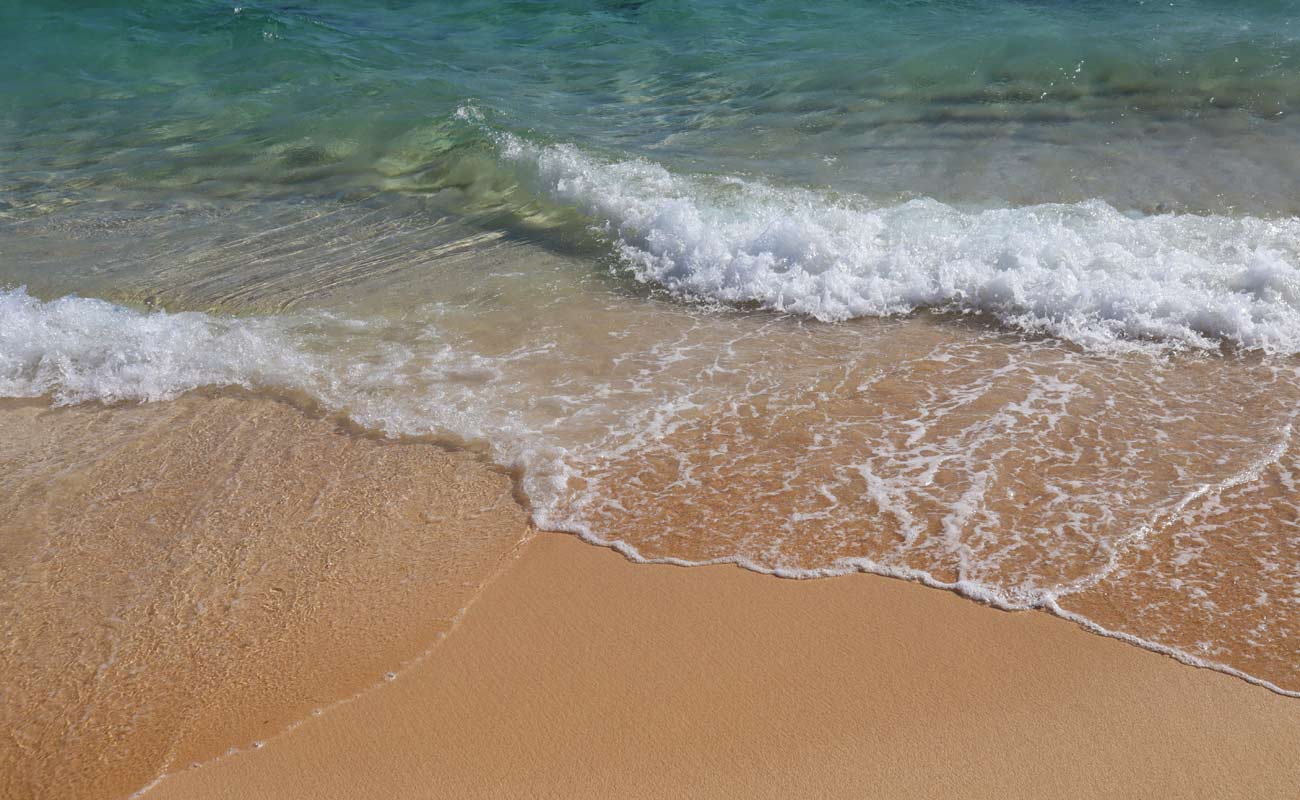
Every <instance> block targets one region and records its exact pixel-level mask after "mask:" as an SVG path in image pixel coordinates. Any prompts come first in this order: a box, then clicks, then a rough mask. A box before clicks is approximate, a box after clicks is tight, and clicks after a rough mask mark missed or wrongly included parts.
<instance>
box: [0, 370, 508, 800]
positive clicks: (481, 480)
mask: <svg viewBox="0 0 1300 800" xmlns="http://www.w3.org/2000/svg"><path fill="white" fill-rule="evenodd" d="M0 481H2V483H0V489H2V490H3V491H0V581H2V582H3V590H2V591H0V626H3V637H4V638H3V641H4V648H3V651H2V652H0V686H3V692H4V697H3V704H0V727H2V728H3V729H4V730H5V732H6V734H7V735H6V736H5V737H4V738H3V739H0V797H5V798H15V799H16V798H45V797H48V798H59V799H60V800H66V799H68V798H79V797H97V798H113V797H123V796H125V795H127V794H130V793H131V792H133V791H134V790H136V789H139V788H140V787H141V786H143V785H144V784H146V783H147V782H149V781H150V780H151V779H153V778H154V777H155V776H156V775H158V774H159V773H160V772H161V771H163V770H165V769H172V768H177V767H178V766H180V765H185V764H189V763H191V762H194V761H204V760H208V759H211V758H213V757H215V756H217V755H219V754H221V753H222V752H224V751H226V749H227V748H229V747H231V746H232V745H233V746H241V747H244V746H248V745H249V744H250V743H252V742H254V741H256V740H259V739H262V738H264V737H266V736H269V735H272V734H275V733H277V732H279V731H281V730H283V729H284V727H285V726H286V725H287V724H289V723H291V722H293V721H294V720H297V719H301V718H303V717H305V716H308V715H310V714H311V713H312V711H313V710H314V709H316V708H319V707H322V706H326V705H329V704H330V703H332V702H334V701H336V700H337V699H338V698H340V697H343V696H347V695H349V694H352V693H355V692H356V691H358V690H360V689H363V688H365V687H368V686H370V685H372V684H374V683H375V682H376V681H382V680H383V678H384V675H385V673H386V672H387V671H389V670H392V669H394V668H397V667H399V666H400V665H401V664H402V663H403V662H405V661H408V660H410V659H412V658H413V657H415V656H417V655H418V654H420V653H421V652H422V651H424V650H425V649H426V648H428V647H429V646H430V644H431V643H432V642H433V641H435V639H436V637H437V636H438V635H440V633H441V632H443V631H446V630H448V629H449V628H450V626H451V624H452V621H453V619H454V618H455V616H456V615H457V614H458V613H459V611H460V610H461V608H462V607H463V606H464V605H465V603H466V602H467V601H468V599H469V598H470V597H471V596H472V595H473V593H474V592H475V591H476V590H477V588H478V586H479V584H480V583H481V582H482V581H483V580H484V578H485V577H486V576H488V575H490V574H491V573H492V572H493V571H495V570H496V569H497V567H498V564H499V563H500V562H501V560H502V558H503V557H505V556H506V555H507V554H508V553H509V552H510V551H511V550H512V549H513V548H514V547H515V546H516V545H517V543H518V542H519V540H520V538H521V537H522V536H524V535H525V533H526V532H527V527H526V523H525V517H524V513H523V511H522V510H521V509H520V508H519V506H518V505H517V504H516V503H515V502H514V501H513V499H512V497H511V481H510V479H509V478H508V476H506V475H503V474H500V473H499V472H496V471H494V470H492V469H489V468H488V467H487V466H485V465H484V464H483V462H481V461H480V460H479V459H477V458H476V457H474V456H472V455H469V454H466V453H448V452H447V451H446V450H445V449H443V448H440V447H437V446H435V445H432V444H427V443H395V442H384V441H382V440H378V439H374V438H370V437H366V436H360V435H356V434H355V433H349V432H347V431H344V430H342V429H341V428H340V427H339V425H337V424H336V423H334V422H332V421H330V420H327V419H321V418H316V417H313V416H310V415H307V414H304V413H302V412H301V411H299V410H298V409H295V408H293V407H290V406H288V405H286V404H284V403H280V402H274V401H269V400H260V399H250V398H248V397H236V396H207V397H204V396H195V395H192V396H189V397H186V398H183V399H181V400H177V401H174V402H170V403H163V404H155V405H148V406H123V407H116V408H109V409H106V408H103V407H101V406H87V407H77V408H65V409H55V410H49V409H48V408H46V407H44V406H42V405H40V404H36V403H15V402H9V403H7V404H5V405H4V406H0Z"/></svg>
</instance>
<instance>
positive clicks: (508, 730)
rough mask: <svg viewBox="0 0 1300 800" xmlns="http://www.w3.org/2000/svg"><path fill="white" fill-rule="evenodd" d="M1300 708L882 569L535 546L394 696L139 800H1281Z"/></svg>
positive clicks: (540, 536)
mask: <svg viewBox="0 0 1300 800" xmlns="http://www.w3.org/2000/svg"><path fill="white" fill-rule="evenodd" d="M1297 749H1300V705H1296V704H1295V703H1294V701H1292V700H1291V699H1289V698H1286V697H1282V696H1280V695H1276V694H1273V693H1271V692H1268V691H1265V690H1262V689H1261V688H1260V687H1256V686H1252V685H1249V684H1247V683H1245V682H1244V681H1241V680H1238V679H1236V678H1234V677H1231V676H1228V675H1224V674H1222V673H1218V672H1214V671H1210V670H1204V669H1188V668H1187V667H1186V666H1185V665H1182V664H1179V663H1177V662H1174V661H1173V660H1172V659H1170V658H1166V657H1164V656H1161V655H1158V654H1155V653H1152V652H1149V651H1146V650H1141V649H1138V648H1135V647H1132V646H1131V645H1129V644H1126V643H1123V642H1120V641H1117V640H1113V639H1107V638H1103V637H1099V636H1095V635H1093V634H1091V633H1089V632H1087V631H1085V630H1082V629H1081V628H1080V627H1079V626H1077V625H1074V624H1072V623H1069V622H1068V621H1066V620H1063V619H1059V618H1055V617H1052V616H1050V615H1048V614H1040V613H1024V612H1000V613H991V610H990V609H986V608H981V607H980V606H978V605H977V604H974V603H970V602H969V601H967V600H966V599H964V598H961V597H958V596H956V595H954V594H952V593H949V592H935V591H932V590H930V589H928V588H927V587H924V586H920V585H917V584H913V583H908V582H903V581H898V580H887V579H884V578H882V577H880V576H874V575H857V576H843V577H839V578H834V579H829V580H821V581H776V580H772V579H771V578H770V577H767V576H763V575H759V574H755V573H752V572H748V571H745V570H741V569H737V568H735V567H734V566H714V567H694V568H690V569H686V568H681V567H673V566H670V565H642V564H636V563H633V562H630V561H627V560H626V559H625V558H623V557H622V556H621V555H620V554H618V553H616V552H614V551H613V550H610V549H607V548H596V547H592V546H591V545H589V544H587V543H585V542H582V541H580V540H579V539H577V538H576V537H574V536H572V535H569V534H562V533H545V532H539V533H537V534H535V535H533V536H532V537H531V538H530V539H528V540H527V541H526V542H525V543H524V544H523V545H521V547H520V551H519V554H518V556H517V557H516V558H515V559H514V560H512V561H511V562H510V563H509V564H507V565H506V566H505V567H504V568H503V569H502V570H501V572H500V573H498V574H497V575H496V576H495V577H494V578H493V579H492V580H491V581H490V583H489V584H488V585H487V586H486V587H485V588H484V590H483V591H482V593H481V594H480V595H479V596H478V598H477V599H476V601H475V602H474V603H473V605H471V606H470V607H469V608H468V609H467V611H466V612H465V616H464V619H463V621H462V622H461V624H460V625H458V626H457V628H456V631H455V633H454V634H452V635H449V636H448V637H447V638H446V639H445V640H444V641H443V642H442V643H441V644H440V645H439V646H438V647H436V648H435V649H434V650H433V651H432V652H431V653H430V655H429V656H428V657H426V658H424V659H422V660H420V661H419V662H418V663H416V664H413V665H412V666H411V667H409V668H408V669H407V670H405V671H403V672H402V673H401V674H399V675H398V677H397V679H396V680H393V681H392V682H390V683H387V684H384V685H381V686H378V687H376V688H374V689H372V690H369V691H367V692H365V693H363V694H362V695H360V696H358V697H357V698H355V699H354V700H352V701H350V702H348V703H346V704H345V705H341V706H339V707H337V708H335V709H334V710H332V711H331V712H330V713H328V714H325V715H323V716H320V717H314V718H311V719H308V720H306V721H304V722H303V723H301V724H300V725H299V726H298V727H297V728H296V729H295V730H293V731H292V732H291V733H287V734H285V735H282V736H279V737H276V738H274V739H272V740H270V741H268V742H267V743H266V745H265V746H264V747H263V748H261V749H258V750H246V751H241V752H238V753H234V754H231V755H229V756H227V757H223V758H221V759H219V760H217V761H215V762H210V763H208V764H204V765H202V766H199V767H197V768H193V769H187V770H182V771H180V772H176V773H173V774H171V775H168V776H165V777H164V778H163V779H162V780H161V781H160V782H159V783H158V784H157V786H155V787H154V788H153V789H152V790H151V791H149V792H148V793H147V794H145V796H146V797H149V798H157V799H158V800H168V799H169V798H195V799H196V800H202V798H208V797H212V798H216V797H221V798H237V799H239V800H242V799H243V798H248V799H249V800H251V799H252V798H257V797H269V796H274V797H280V798H286V800H291V799H292V798H298V797H302V798H308V797H312V798H344V797H355V796H357V795H359V794H360V795H374V796H385V797H393V798H417V797H430V796H457V797H493V796H496V797H499V796H534V797H601V796H667V795H671V794H681V793H685V794H687V795H688V796H735V795H737V794H740V795H744V796H754V797H788V796H791V795H792V793H795V794H800V793H801V794H802V795H804V796H808V795H818V796H858V797H861V796H869V797H890V796H899V793H907V794H928V795H930V796H934V794H935V793H936V792H937V793H939V794H940V795H941V796H954V797H986V796H995V795H996V796H1001V797H1031V796H1041V795H1042V793H1043V792H1055V793H1056V794H1057V795H1058V796H1096V795H1097V794H1098V793H1102V794H1105V795H1106V796H1144V795H1149V793H1150V792H1152V791H1159V792H1161V793H1162V796H1166V797H1193V796H1206V793H1207V792H1208V793H1209V794H1211V795H1213V796H1224V797H1252V796H1286V795H1287V793H1293V792H1294V791H1300V768H1297V767H1296V766H1295V765H1294V760H1293V758H1292V757H1291V755H1292V754H1293V753H1294V752H1296V751H1297Z"/></svg>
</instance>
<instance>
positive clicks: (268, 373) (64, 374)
mask: <svg viewBox="0 0 1300 800" xmlns="http://www.w3.org/2000/svg"><path fill="white" fill-rule="evenodd" d="M282 327H283V326H282V325H281V324H279V323H277V322H276V321H274V320H271V319H262V318H249V319H238V320H236V319H225V318H221V317H213V316H209V315H207V314H201V313H197V312H182V313H176V314H169V313H167V312H165V311H158V312H153V313H146V312H141V311H133V310H131V309H127V308H123V307H121V306H117V305H114V304H112V303H108V302H105V301H103V300H96V299H92V298H81V297H63V298H60V299H58V300H52V301H50V302H42V301H40V300H38V299H36V298H34V297H32V296H31V295H29V294H28V293H27V292H26V291H25V290H24V289H15V290H10V291H0V396H3V397H40V396H45V395H48V396H51V397H53V398H54V400H55V401H56V402H58V403H61V404H67V403H78V402H83V401H87V400H101V401H104V402H110V403H111V402H118V401H123V400H136V401H156V400H166V399H170V398H172V397H175V396H177V395H179V394H181V393H183V392H186V391H189V390H190V389H196V388H199V387H201V386H235V385H238V386H244V387H253V386H256V385H282V384H284V383H286V382H291V383H293V384H297V383H302V382H306V381H308V380H310V378H311V376H313V375H316V374H319V373H320V372H321V364H320V363H318V361H317V360H316V359H314V358H313V357H312V356H310V355H309V354H308V353H306V352H304V351H303V350H301V349H299V348H296V347H294V346H293V345H292V344H289V343H286V341H285V339H284V331H283V330H282Z"/></svg>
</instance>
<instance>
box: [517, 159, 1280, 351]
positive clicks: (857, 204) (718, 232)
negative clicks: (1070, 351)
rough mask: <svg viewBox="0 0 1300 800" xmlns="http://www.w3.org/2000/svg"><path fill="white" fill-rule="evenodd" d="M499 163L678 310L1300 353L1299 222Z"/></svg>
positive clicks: (590, 166) (600, 166)
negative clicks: (728, 309)
mask: <svg viewBox="0 0 1300 800" xmlns="http://www.w3.org/2000/svg"><path fill="white" fill-rule="evenodd" d="M496 138H497V140H498V142H499V144H500V146H501V151H502V154H503V156H504V157H505V158H507V159H509V160H511V161H514V162H517V163H522V164H524V165H525V166H526V168H527V169H528V170H529V171H531V172H532V173H534V176H535V180H536V181H537V183H538V184H539V186H540V189H541V190H542V191H544V192H545V193H547V194H549V195H550V196H551V197H553V198H554V199H556V200H558V201H559V202H562V203H566V204H569V205H572V206H574V207H575V208H577V209H579V210H581V211H582V212H583V213H584V214H587V215H589V216H590V217H592V218H594V220H595V221H596V225H597V227H598V228H599V229H600V230H602V231H604V232H605V233H606V234H607V235H608V236H609V237H610V239H611V240H612V241H613V242H614V243H615V245H616V247H618V249H619V251H620V252H621V254H622V256H623V257H624V259H625V260H626V262H627V263H628V264H629V265H630V266H631V268H632V270H633V271H634V273H635V275H636V276H637V277H638V278H639V279H641V280H643V281H646V282H652V283H657V284H660V285H662V286H664V287H666V288H668V289H670V290H672V291H673V292H676V293H680V294H683V295H691V296H695V297H700V298H709V299H712V300H717V301H723V302H728V303H732V302H757V303H760V304H762V305H763V306H765V307H767V308H770V309H774V310H779V311H785V312H792V313H797V314H806V315H809V316H812V317H815V318H817V319H820V320H826V321H836V320H844V319H848V318H851V317H862V316H885V315H894V314H903V313H907V312H910V311H913V310H916V309H918V308H926V307H928V308H939V309H945V310H955V311H961V312H978V313H988V314H992V315H994V316H996V317H997V318H998V319H1000V320H1001V321H1003V322H1004V323H1006V324H1009V325H1012V326H1015V327H1017V328H1020V329H1023V330H1026V331H1030V332H1036V333H1049V334H1052V335H1055V336H1060V337H1064V338H1066V339H1069V340H1071V341H1073V342H1076V343H1079V344H1081V345H1084V346H1089V347H1101V348H1114V347H1128V346H1132V343H1133V342H1135V341H1140V340H1150V339H1158V340H1161V341H1164V342H1166V343H1176V344H1178V345H1181V346H1194V347H1213V346H1217V344H1218V343H1220V342H1225V341H1226V342H1231V343H1234V344H1236V345H1239V346H1243V347H1247V348H1259V349H1262V350H1265V351H1280V352H1286V353H1294V352H1300V269H1298V267H1300V220H1297V219H1293V218H1287V219H1279V220H1267V219H1258V218H1251V217H1244V218H1230V217H1225V216H1197V215H1158V216H1138V215H1129V214H1124V213H1121V212H1120V211H1118V210H1116V209H1115V208H1113V207H1111V206H1110V205H1107V204H1106V203H1104V202H1100V201H1091V202H1085V203H1077V204H1050V205H1037V206H1029V207H1024V208H998V209H991V210H982V211H969V210H961V209H958V208H954V207H952V206H949V205H945V204H943V203H940V202H936V201H934V200H916V201H912V202H908V203H903V204H901V205H895V206H889V207H873V206H871V205H869V204H867V203H866V202H865V201H864V200H862V199H861V198H843V197H828V196H825V195H821V194H817V193H814V192H810V191H805V190H800V189H790V188H775V187H772V186H769V185H766V184H763V183H759V182H753V181H747V180H741V179H737V178H705V177H699V176H685V175H678V174H674V173H671V172H669V171H668V170H667V169H665V168H663V167H662V166H660V165H657V164H654V163H651V162H648V161H643V160H630V161H614V162H610V161H602V160H600V159H597V158H594V157H592V156H590V155H588V154H586V153H583V152H582V151H580V150H579V149H578V148H576V147H573V146H571V145H557V146H539V145H535V144H532V143H529V142H525V141H523V140H521V139H519V138H517V137H514V136H511V135H508V134H498V135H497V137H496Z"/></svg>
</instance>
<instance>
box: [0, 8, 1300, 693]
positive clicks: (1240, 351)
mask: <svg viewBox="0 0 1300 800" xmlns="http://www.w3.org/2000/svg"><path fill="white" fill-rule="evenodd" d="M1298 20H1300V3H1295V2H1280V1H1278V2H1245V3H1224V2H1208V0H1204V1H1200V2H1172V3H1171V2H1131V3H1102V2H1049V1H1048V0H1041V1H1038V2H1033V1H1031V0H998V1H996V2H994V1H993V0H986V1H983V2H980V1H977V0H966V1H962V2H958V1H957V0H953V1H951V2H921V1H920V0H917V1H915V2H901V1H900V2H882V3H847V2H827V3H818V4H806V3H794V2H788V0H786V1H784V2H760V3H730V2H698V3H684V2H653V1H650V2H630V1H629V2H604V3H600V2H586V3H578V2H551V3H540V2H497V3H487V2H475V3H432V2H417V1H416V0H411V2H399V1H397V0H393V1H391V2H385V3H379V2H350V3H346V4H344V3H333V2H317V3H301V4H298V3H250V4H248V5H236V4H232V3H228V2H227V3H221V2H206V1H203V2H200V1H199V0H191V1H189V2H165V3H164V2H133V3H124V2H123V3H58V4H51V3H42V2H34V1H33V2H27V1H26V0H17V1H16V2H8V3H5V4H3V6H0V45H3V46H2V47H0V67H2V69H0V83H3V91H2V92H0V103H2V104H3V111H4V113H3V114H0V165H2V166H0V396H4V397H49V398H50V399H51V400H52V401H53V402H55V403H58V404H73V403H83V402H102V403H130V402H141V401H145V402H150V401H159V400H165V399H168V398H173V397H176V396H178V395H179V394H181V393H183V392H185V391H187V390H190V389H195V388H199V387H212V386H243V387H247V388H249V389H252V390H255V391H258V392H265V393H270V394H285V395H290V396H293V397H295V398H307V399H309V400H310V401H311V402H314V403H316V404H318V405H319V406H321V407H323V408H326V409H328V410H331V411H338V412H342V413H345V414H346V415H348V416H349V417H351V418H352V419H353V420H354V421H355V422H356V423H358V424H359V425H361V426H363V427H365V428H368V429H371V430H373V431H377V432H380V433H384V434H389V435H403V434H410V435H432V436H435V437H438V438H440V439H442V440H445V441H449V442H454V443H457V444H460V445H464V446H467V447H471V448H476V449H480V450H481V451H482V452H484V453H486V454H488V455H489V456H490V457H491V458H492V459H493V460H495V461H497V462H498V463H500V464H502V465H503V466H508V467H511V468H514V469H517V470H518V471H519V472H518V474H519V475H520V476H521V477H520V482H521V490H522V493H523V495H524V497H525V498H526V500H527V502H528V503H529V506H530V510H531V513H532V515H533V519H534V521H535V522H536V523H537V524H538V525H539V526H541V527H544V528H551V529H560V530H568V531H573V532H576V533H579V534H580V535H582V536H584V537H585V538H588V539H589V540H592V541H594V542H599V543H604V544H610V545H613V546H616V547H618V548H619V549H621V550H622V551H623V552H625V553H626V554H628V555H629V556H631V557H634V558H640V559H646V560H663V561H674V562H684V563H702V562H717V561H734V562H737V563H740V564H742V565H744V566H746V567H749V568H752V569H757V570H762V571H767V572H773V573H776V574H780V575H786V576H798V577H814V576H825V575H832V574H839V573H845V572H852V571H859V570H866V571H871V572H878V573H882V574H889V575H896V576H902V577H907V578H911V579H915V580H920V581H923V582H925V583H928V584H931V585H934V586H939V587H946V588H950V589H954V590H957V591H960V592H962V593H964V594H967V595H969V596H972V597H974V598H977V599H980V600H983V601H986V602H990V603H993V604H995V605H998V606H1002V607H1006V608H1030V607H1037V608H1045V609H1047V610H1049V611H1051V612H1053V613H1057V614H1060V615H1062V616H1065V617H1067V618H1070V619H1073V620H1075V621H1078V622H1079V623H1080V624H1083V625H1085V626H1087V627H1089V628H1091V629H1093V630H1096V631H1098V632H1101V633H1106V634H1109V635H1115V636H1119V637H1122V638H1127V639H1129V640H1131V641H1133V642H1134V643H1136V644H1140V645H1143V646H1146V647H1149V648H1152V649H1156V650H1160V651H1162V652H1166V653H1169V654H1171V655H1174V656H1175V657H1178V658H1180V659H1182V660H1184V661H1187V662H1189V663H1196V664H1201V665H1209V666H1213V667H1215V668H1218V669H1222V670H1225V671H1229V672H1232V673H1234V674H1238V675H1241V676H1243V677H1246V678H1248V679H1250V680H1253V681H1255V682H1258V683H1262V684H1264V685H1266V686H1269V687H1271V688H1273V689H1275V690H1278V691H1283V692H1287V693H1294V692H1300V516H1298V514H1300V488H1297V481H1300V472H1298V470H1300V448H1298V447H1297V443H1295V442H1294V441H1293V426H1294V425H1295V416H1296V413H1297V411H1298V410H1300V191H1298V190H1300V167H1298V166H1297V165H1298V164H1300V21H1298Z"/></svg>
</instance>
